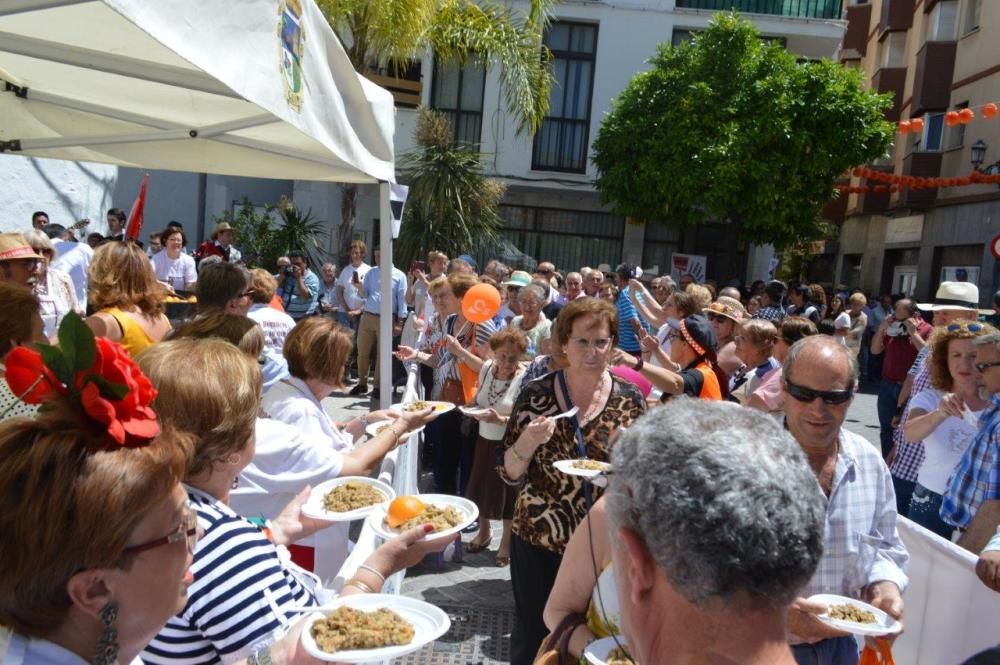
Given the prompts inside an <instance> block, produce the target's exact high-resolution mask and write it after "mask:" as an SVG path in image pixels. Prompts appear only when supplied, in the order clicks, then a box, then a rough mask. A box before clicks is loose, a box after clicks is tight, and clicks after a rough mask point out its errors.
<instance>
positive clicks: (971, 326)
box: [945, 322, 985, 333]
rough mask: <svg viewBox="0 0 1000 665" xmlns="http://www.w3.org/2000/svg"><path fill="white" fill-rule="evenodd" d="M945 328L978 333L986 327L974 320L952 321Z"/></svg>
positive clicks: (952, 330) (951, 331) (950, 330)
mask: <svg viewBox="0 0 1000 665" xmlns="http://www.w3.org/2000/svg"><path fill="white" fill-rule="evenodd" d="M945 330H947V331H948V332H950V333H953V332H959V331H962V332H966V331H968V332H971V333H977V332H981V331H983V330H985V328H984V327H983V325H982V324H981V323H974V322H973V323H952V324H951V325H949V326H948V327H947V328H946V329H945Z"/></svg>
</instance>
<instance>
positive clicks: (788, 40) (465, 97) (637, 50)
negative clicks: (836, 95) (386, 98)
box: [295, 0, 846, 280]
mask: <svg viewBox="0 0 1000 665" xmlns="http://www.w3.org/2000/svg"><path fill="white" fill-rule="evenodd" d="M512 6H513V8H514V10H515V11H518V12H525V11H526V9H527V5H526V3H524V2H513V3H512ZM730 8H735V9H737V10H738V11H739V12H740V13H741V14H742V15H743V16H745V17H746V18H749V19H750V20H752V21H753V22H754V24H755V25H756V26H757V28H758V29H759V30H760V31H761V33H762V34H763V35H764V36H765V37H767V38H770V39H776V40H779V41H781V42H782V43H783V44H784V45H785V47H786V48H787V49H788V50H789V51H791V52H793V53H795V54H797V55H799V56H801V57H802V58H810V59H817V58H823V57H826V58H833V57H835V56H836V53H837V49H838V47H839V45H840V43H841V39H842V37H843V34H844V30H845V28H846V23H845V22H844V21H843V20H841V15H842V7H841V0H616V1H613V2H612V1H610V0H587V1H573V0H568V1H566V2H561V3H559V4H557V5H556V7H555V9H554V12H555V15H554V17H553V21H552V23H551V25H550V27H549V29H548V32H547V35H546V38H545V41H546V44H547V46H548V47H549V48H550V49H551V50H552V53H553V56H554V60H553V63H552V64H553V68H554V72H555V77H556V83H555V85H554V86H553V90H552V97H551V105H550V112H549V116H548V117H547V118H546V119H545V122H544V124H543V126H542V128H541V130H540V131H539V132H538V134H537V135H536V136H534V137H526V136H518V135H517V134H516V132H515V123H514V121H513V119H511V118H510V117H508V115H507V113H506V112H505V104H504V102H503V99H502V97H501V91H500V87H499V79H498V77H497V75H496V72H493V71H486V70H484V69H483V68H481V67H477V66H476V65H475V64H471V63H470V64H469V65H467V66H466V67H464V68H460V67H459V66H457V65H448V64H443V63H438V62H436V61H435V59H434V58H433V57H432V56H431V55H428V57H426V58H424V59H423V60H422V62H420V63H415V66H414V67H412V68H411V70H410V72H409V78H410V80H408V81H399V80H392V79H389V78H385V77H383V78H378V79H377V82H378V83H380V84H381V85H383V86H385V87H387V88H389V89H391V90H393V91H394V94H395V95H396V99H397V116H396V118H397V131H396V149H397V154H402V153H404V152H405V151H407V150H409V149H411V148H412V147H413V142H412V136H413V131H412V130H413V126H414V123H415V111H414V110H413V108H414V107H415V106H416V104H417V103H423V104H425V105H427V106H431V107H433V108H436V109H438V110H441V111H444V112H445V113H447V114H448V115H450V116H451V117H452V119H453V125H454V131H455V137H456V138H458V139H461V140H465V141H471V142H474V143H478V144H479V146H480V148H481V150H482V152H483V153H484V155H485V162H486V164H487V171H488V172H489V173H490V174H491V175H492V176H494V177H497V178H500V179H502V180H503V181H504V182H505V183H506V184H507V186H508V190H507V195H506V197H505V199H504V200H503V203H502V209H501V210H502V214H503V217H504V219H505V221H506V227H505V229H504V230H503V237H504V238H505V239H506V241H507V243H508V244H507V253H506V256H505V258H507V259H508V260H510V261H511V262H513V263H520V264H522V265H526V266H528V267H530V266H531V264H532V262H533V261H534V260H538V261H541V260H550V261H553V262H555V264H556V265H557V266H559V267H561V268H575V267H578V266H581V265H592V266H597V265H599V264H602V263H607V264H610V265H613V264H614V263H616V262H619V261H627V262H629V263H632V264H635V265H640V266H643V267H644V268H645V269H647V270H655V271H657V272H661V273H662V272H667V271H668V270H669V265H670V257H671V255H672V254H673V253H674V252H680V253H687V254H695V255H703V256H706V257H707V275H708V276H709V277H714V278H716V279H729V278H732V277H736V278H739V279H741V280H743V279H755V278H757V277H759V276H760V275H762V274H764V273H765V272H766V270H767V265H768V260H769V259H770V258H771V256H772V255H773V251H772V250H771V249H770V248H756V249H751V248H747V250H746V251H744V253H743V255H742V256H741V257H740V259H741V265H742V266H746V269H745V270H742V269H736V268H735V267H734V266H730V265H726V264H724V262H723V257H724V256H725V250H724V248H723V247H721V246H720V243H719V242H718V240H719V238H720V236H721V233H720V231H721V229H720V228H718V227H712V226H705V227H703V228H700V229H697V230H691V231H686V232H677V231H673V230H670V229H667V228H664V227H662V226H652V225H650V226H637V225H632V224H628V223H626V220H625V219H624V218H623V217H620V216H616V215H613V214H611V213H609V212H608V210H607V209H606V208H605V207H604V206H602V205H601V204H600V202H599V200H598V194H597V192H596V191H595V189H594V186H593V184H592V181H593V179H594V178H595V177H596V175H597V173H596V170H595V168H594V166H593V164H592V163H591V161H590V154H591V147H590V146H591V142H592V141H593V140H594V138H595V137H596V135H597V131H598V128H599V127H600V123H601V120H602V118H603V117H604V114H605V113H606V112H607V111H608V110H609V108H610V105H611V102H612V100H613V99H614V98H615V96H616V95H618V93H619V92H620V91H621V90H623V89H624V88H625V86H626V85H627V84H628V82H629V80H630V79H631V78H632V76H633V75H635V74H636V73H638V72H640V71H643V70H644V69H646V68H647V64H646V62H647V60H648V58H650V57H651V56H652V55H653V54H654V53H655V52H656V47H657V45H659V44H661V43H663V42H668V41H673V42H674V43H677V42H679V41H682V40H685V39H689V38H690V37H691V35H692V34H694V33H696V32H698V31H699V30H702V29H704V28H705V26H706V25H707V23H708V21H709V20H710V19H711V18H712V16H713V15H714V14H715V13H716V12H717V11H720V10H728V9H730ZM637 140H641V137H637ZM307 196H308V199H307V198H306V197H307ZM295 200H296V202H301V201H306V200H308V201H309V202H310V204H311V205H312V206H313V208H314V210H316V211H318V212H319V214H320V218H322V219H338V218H339V210H340V205H339V192H338V191H337V190H336V188H331V187H329V186H325V185H316V184H309V183H296V194H295ZM377 216H378V210H377V205H376V203H375V200H374V197H373V196H366V197H363V200H361V201H360V202H359V208H358V224H357V226H356V232H357V233H358V234H359V235H360V236H361V237H367V239H369V240H370V239H371V235H370V234H371V232H373V230H374V229H373V228H372V224H371V220H372V219H373V218H374V217H377ZM404 223H405V222H404Z"/></svg>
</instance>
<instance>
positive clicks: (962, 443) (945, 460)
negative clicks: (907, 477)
mask: <svg viewBox="0 0 1000 665" xmlns="http://www.w3.org/2000/svg"><path fill="white" fill-rule="evenodd" d="M942 396H943V393H941V392H940V391H938V390H934V389H928V390H923V391H921V392H920V393H919V394H917V396H916V397H914V398H913V400H912V401H911V402H910V409H920V410H922V411H926V412H927V413H930V412H931V411H933V410H934V409H936V408H937V407H938V404H940V403H941V398H942ZM981 413H982V411H974V412H973V413H972V417H973V418H974V420H973V422H975V421H976V420H978V419H979V414H981ZM976 431H977V428H976V425H973V424H971V423H969V422H967V421H965V420H963V419H962V418H956V417H955V416H948V417H947V418H945V419H944V420H943V421H941V424H940V425H938V426H937V427H935V428H934V431H933V432H931V433H930V434H928V435H927V436H926V437H924V440H923V441H922V443H923V446H924V463H923V465H921V467H920V471H919V473H917V482H918V483H920V484H921V485H923V486H924V487H926V488H927V489H929V490H930V491H932V492H937V493H938V494H944V492H945V489H947V487H948V479H949V478H950V477H951V474H952V472H953V471H954V470H955V467H956V466H958V462H959V461H960V460H961V459H962V455H963V454H964V453H965V450H966V449H967V448H968V447H969V444H970V443H972V439H973V437H975V436H976Z"/></svg>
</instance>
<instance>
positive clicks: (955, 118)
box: [896, 102, 1000, 134]
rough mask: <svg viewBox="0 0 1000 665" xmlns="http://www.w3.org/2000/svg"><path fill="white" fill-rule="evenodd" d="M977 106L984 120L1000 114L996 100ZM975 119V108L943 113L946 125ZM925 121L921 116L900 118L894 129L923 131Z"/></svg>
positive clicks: (949, 125)
mask: <svg viewBox="0 0 1000 665" xmlns="http://www.w3.org/2000/svg"><path fill="white" fill-rule="evenodd" d="M978 108H979V116H980V117H981V118H983V119H984V120H991V119H993V118H995V117H997V116H998V115H1000V105H997V103H996V102H989V103H986V104H983V105H982V106H981V107H978ZM975 119H976V110H975V108H964V109H959V110H957V111H948V112H947V113H945V114H944V124H946V125H947V126H948V127H955V126H957V125H967V124H969V123H970V122H972V121H973V120H975ZM924 126H925V121H924V119H923V118H920V117H918V118H910V119H909V120H900V121H899V123H898V124H897V125H896V131H897V132H898V133H900V134H910V133H913V134H919V133H920V132H922V131H924Z"/></svg>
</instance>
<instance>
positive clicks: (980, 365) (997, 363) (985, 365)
mask: <svg viewBox="0 0 1000 665" xmlns="http://www.w3.org/2000/svg"><path fill="white" fill-rule="evenodd" d="M973 367H975V368H976V371H977V372H979V373H980V374H982V373H983V372H985V371H986V370H988V369H989V368H990V367H1000V360H994V361H993V362H990V363H976V364H975V365H973Z"/></svg>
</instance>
